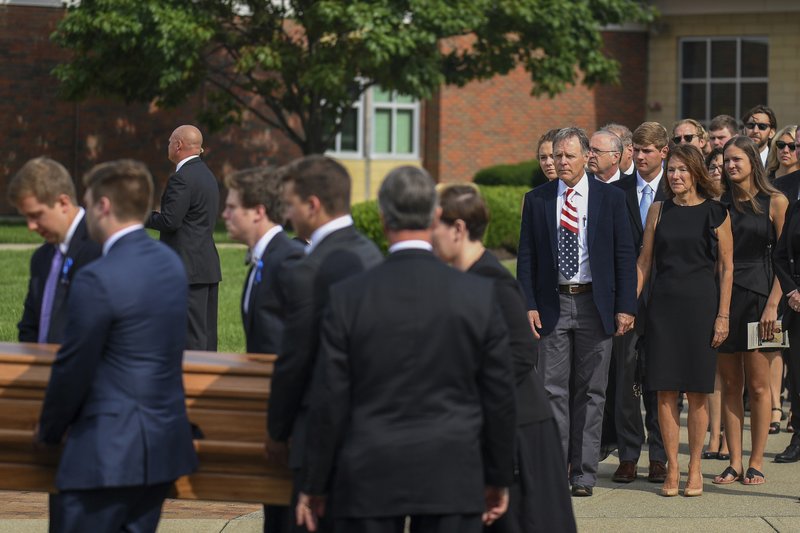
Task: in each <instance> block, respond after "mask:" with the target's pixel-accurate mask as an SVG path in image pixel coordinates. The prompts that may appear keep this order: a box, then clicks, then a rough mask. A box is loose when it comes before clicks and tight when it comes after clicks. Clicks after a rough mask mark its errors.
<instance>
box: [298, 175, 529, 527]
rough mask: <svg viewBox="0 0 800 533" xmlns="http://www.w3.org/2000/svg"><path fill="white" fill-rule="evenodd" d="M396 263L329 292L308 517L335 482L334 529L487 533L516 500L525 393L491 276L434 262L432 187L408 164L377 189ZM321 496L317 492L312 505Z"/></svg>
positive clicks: (304, 511) (303, 510)
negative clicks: (517, 431) (519, 416)
mask: <svg viewBox="0 0 800 533" xmlns="http://www.w3.org/2000/svg"><path fill="white" fill-rule="evenodd" d="M378 203H379V206H380V210H381V218H382V221H383V225H384V231H385V233H386V236H387V238H388V241H389V243H390V245H391V246H390V248H389V253H390V255H389V258H388V259H387V260H386V261H385V262H384V263H383V264H382V265H380V266H377V267H375V268H373V269H372V270H370V271H368V272H365V273H363V274H361V275H358V276H356V277H354V278H351V279H348V280H346V281H344V282H342V283H339V284H337V285H336V286H334V287H332V288H331V296H330V301H329V306H328V311H327V313H326V315H325V320H324V321H323V326H322V331H323V332H322V343H321V348H320V364H321V370H320V372H319V375H320V376H321V377H320V381H321V383H320V385H321V386H320V387H318V388H317V390H316V391H315V395H314V398H313V407H312V411H311V416H310V424H309V434H308V444H307V448H308V451H307V456H306V457H307V461H306V465H305V469H304V472H305V475H304V477H303V494H301V498H300V501H299V503H298V506H297V513H298V517H299V518H300V519H301V520H302V521H303V522H305V523H309V522H311V523H312V524H313V523H315V520H316V517H317V516H318V514H319V513H320V512H321V506H322V505H323V501H324V498H322V495H324V494H325V493H327V492H328V486H329V482H330V487H331V489H330V495H331V500H332V501H331V505H330V509H331V511H332V514H333V519H334V524H335V531H337V532H342V533H344V532H348V533H361V532H364V533H367V532H369V533H379V532H387V533H389V532H396V531H402V530H403V524H404V521H405V518H406V517H407V516H410V517H411V530H412V531H419V532H428V531H430V532H437V533H448V532H452V533H469V532H479V531H481V522H482V518H483V521H484V522H486V523H491V522H493V521H494V520H496V519H497V518H498V517H499V516H500V515H501V514H502V513H503V512H504V511H505V508H506V506H507V503H508V489H507V487H508V486H509V485H510V483H511V481H512V479H513V455H514V426H515V421H514V385H513V374H512V370H511V354H510V350H509V346H508V334H507V328H506V326H505V322H504V320H503V318H502V314H501V313H500V311H499V309H498V307H497V306H498V303H497V300H496V294H495V292H494V286H493V283H492V282H491V281H490V280H486V279H482V278H479V277H473V276H470V275H464V274H463V273H461V272H458V271H457V270H455V269H451V268H449V267H448V266H446V265H444V264H443V263H441V262H440V261H438V260H437V259H436V258H435V257H434V256H433V254H432V253H431V244H430V243H431V228H432V226H433V224H434V223H435V222H434V218H435V216H434V214H435V213H436V212H437V211H438V209H437V208H436V192H435V189H434V184H433V180H431V178H430V176H428V175H427V173H426V172H425V171H424V170H421V169H418V168H415V167H400V168H399V169H396V170H394V171H392V172H390V173H389V175H388V176H387V177H386V179H385V180H384V182H383V184H382V185H381V188H380V191H379V193H378ZM310 495H314V498H311V497H310Z"/></svg>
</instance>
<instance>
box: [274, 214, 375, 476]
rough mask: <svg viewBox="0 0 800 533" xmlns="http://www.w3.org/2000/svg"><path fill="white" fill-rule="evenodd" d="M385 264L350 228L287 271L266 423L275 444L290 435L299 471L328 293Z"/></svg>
mask: <svg viewBox="0 0 800 533" xmlns="http://www.w3.org/2000/svg"><path fill="white" fill-rule="evenodd" d="M382 260H383V255H381V252H380V251H379V250H378V248H377V246H375V244H374V243H373V242H372V241H370V240H369V239H367V238H366V237H364V236H363V235H362V234H360V233H359V232H358V231H356V229H355V228H354V227H353V226H349V227H346V228H342V229H340V230H337V231H334V232H333V233H331V234H330V235H328V236H327V237H325V239H323V240H322V241H321V242H320V243H319V244H317V245H316V247H315V248H314V249H313V250H312V252H311V253H310V254H309V255H307V256H306V257H305V258H304V259H302V260H301V261H299V262H298V263H297V264H295V265H294V266H292V267H291V268H288V269H286V270H285V271H284V276H283V280H282V283H283V285H284V287H285V290H286V301H287V307H286V321H285V329H284V336H283V341H282V343H281V349H280V350H279V352H278V360H277V361H276V362H275V369H274V371H273V375H272V382H271V390H270V398H269V407H268V411H267V414H268V417H267V425H268V429H269V434H270V436H271V437H272V438H273V439H275V440H277V441H286V440H288V439H289V437H290V436H291V437H292V449H291V456H290V466H292V467H293V468H299V467H300V466H301V464H302V460H303V453H304V452H303V450H304V445H305V413H306V411H307V409H308V405H309V395H308V394H309V389H310V388H311V377H312V375H313V369H314V362H315V360H316V356H317V348H318V346H319V325H320V321H321V320H322V311H323V309H324V308H325V304H327V302H328V289H329V288H330V286H331V285H333V284H334V283H336V282H337V281H341V280H343V279H345V278H347V277H350V276H352V275H354V274H358V273H359V272H362V271H364V270H366V269H368V268H371V267H373V266H375V265H377V264H378V263H380V262H381V261H382Z"/></svg>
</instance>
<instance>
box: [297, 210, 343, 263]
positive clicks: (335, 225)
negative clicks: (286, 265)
mask: <svg viewBox="0 0 800 533" xmlns="http://www.w3.org/2000/svg"><path fill="white" fill-rule="evenodd" d="M352 225H353V217H351V216H350V215H344V216H341V217H338V218H334V219H333V220H331V221H328V222H326V223H325V224H323V225H321V226H320V227H318V228H317V229H315V230H314V233H312V234H311V239H309V241H310V242H309V243H308V246H306V255H308V254H310V253H311V252H312V251H313V250H314V248H316V247H317V246H319V243H321V242H322V241H323V240H324V239H325V237H327V236H328V235H330V234H331V233H333V232H334V231H337V230H340V229H342V228H346V227H348V226H352Z"/></svg>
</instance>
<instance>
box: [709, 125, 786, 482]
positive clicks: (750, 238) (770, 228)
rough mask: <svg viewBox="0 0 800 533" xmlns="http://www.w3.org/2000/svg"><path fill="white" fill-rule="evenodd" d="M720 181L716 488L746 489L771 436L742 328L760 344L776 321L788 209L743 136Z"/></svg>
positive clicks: (731, 145) (758, 475)
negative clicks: (751, 330)
mask: <svg viewBox="0 0 800 533" xmlns="http://www.w3.org/2000/svg"><path fill="white" fill-rule="evenodd" d="M724 150H725V155H724V157H725V162H724V167H725V175H724V177H723V179H725V180H726V182H727V188H728V190H727V191H726V192H725V194H724V195H723V197H722V201H723V202H724V203H727V204H728V209H729V211H730V215H731V226H732V228H733V245H734V246H733V248H734V249H733V264H734V275H733V291H732V293H731V317H730V328H731V332H730V335H729V336H728V338H727V339H726V340H725V342H724V343H723V344H722V346H720V348H719V353H720V356H719V372H720V376H721V378H722V395H723V404H724V405H725V412H724V413H723V414H724V418H725V436H726V437H727V440H728V448H729V449H730V454H731V464H730V466H728V467H727V468H726V469H725V470H724V471H723V472H722V473H721V474H720V475H718V476H717V477H715V478H714V483H716V484H718V485H725V484H728V483H733V482H734V481H737V480H739V479H741V480H742V483H744V484H745V485H761V484H763V483H764V482H765V480H766V478H765V477H764V474H763V472H762V469H763V462H764V447H765V446H766V443H767V434H768V432H769V424H770V413H771V409H772V396H771V394H770V380H769V376H770V374H769V358H768V356H767V354H765V353H763V352H761V351H759V350H748V349H747V324H748V323H750V322H760V330H761V331H760V335H761V338H771V337H772V333H771V332H772V330H773V328H774V326H775V321H776V320H777V319H778V304H779V303H780V300H781V296H782V294H781V287H780V283H778V280H777V279H776V278H775V276H774V275H773V274H772V268H771V267H772V248H773V246H774V244H775V241H776V239H777V238H778V237H779V236H780V234H781V230H782V229H783V219H784V215H785V213H786V208H787V207H788V205H789V202H788V200H787V199H786V197H785V196H784V195H783V194H781V193H780V192H778V190H777V189H775V188H774V187H773V186H772V185H771V184H770V183H769V181H768V180H767V176H766V172H765V171H764V167H763V166H761V159H760V155H759V153H758V148H757V147H756V144H755V143H754V142H753V141H752V140H751V139H750V138H748V137H742V136H740V137H734V138H733V139H731V140H729V141H728V142H727V143H726V144H725V149H724ZM745 376H747V391H748V396H749V398H750V427H751V430H750V437H751V443H752V447H751V452H750V464H749V466H748V468H747V472H745V474H744V477H742V471H743V466H742V422H743V420H744V406H743V405H742V392H743V390H744V389H743V387H744V382H745Z"/></svg>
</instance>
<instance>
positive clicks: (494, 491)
mask: <svg viewBox="0 0 800 533" xmlns="http://www.w3.org/2000/svg"><path fill="white" fill-rule="evenodd" d="M484 496H485V499H486V511H485V512H484V513H483V517H482V518H483V523H484V524H485V525H487V526H491V525H492V524H493V523H494V521H495V520H497V519H498V518H500V517H501V516H503V513H505V512H506V510H507V509H508V488H507V487H491V486H487V487H486V489H485V490H484Z"/></svg>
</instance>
